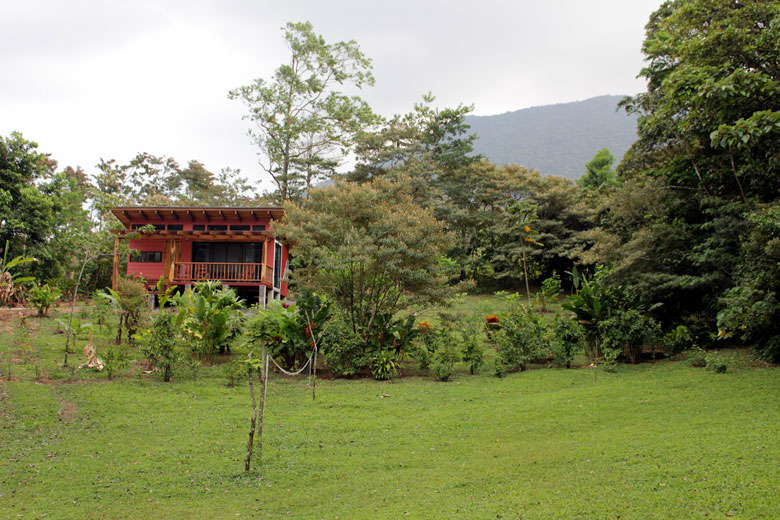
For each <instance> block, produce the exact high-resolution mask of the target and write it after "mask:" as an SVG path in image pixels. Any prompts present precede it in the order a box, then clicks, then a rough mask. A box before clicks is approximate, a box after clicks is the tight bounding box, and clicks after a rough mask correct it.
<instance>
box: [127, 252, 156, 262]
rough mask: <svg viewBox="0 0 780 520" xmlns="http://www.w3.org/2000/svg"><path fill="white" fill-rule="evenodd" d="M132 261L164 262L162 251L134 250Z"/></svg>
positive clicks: (131, 256)
mask: <svg viewBox="0 0 780 520" xmlns="http://www.w3.org/2000/svg"><path fill="white" fill-rule="evenodd" d="M130 261H131V262H162V251H134V252H133V253H132V254H131V255H130Z"/></svg>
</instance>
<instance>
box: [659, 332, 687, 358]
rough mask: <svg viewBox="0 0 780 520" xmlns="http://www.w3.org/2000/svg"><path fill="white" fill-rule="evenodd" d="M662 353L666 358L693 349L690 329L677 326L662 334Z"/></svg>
mask: <svg viewBox="0 0 780 520" xmlns="http://www.w3.org/2000/svg"><path fill="white" fill-rule="evenodd" d="M662 343H663V347H664V353H665V354H666V355H667V356H674V355H675V354H679V353H680V352H684V351H686V350H688V349H689V348H691V347H693V343H694V338H693V334H692V333H691V331H690V329H688V327H686V326H685V325H678V326H677V327H675V328H674V329H672V330H670V331H669V332H667V333H666V334H664V337H663V340H662Z"/></svg>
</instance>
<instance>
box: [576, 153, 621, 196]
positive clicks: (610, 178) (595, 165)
mask: <svg viewBox="0 0 780 520" xmlns="http://www.w3.org/2000/svg"><path fill="white" fill-rule="evenodd" d="M614 162H615V156H614V155H612V154H611V153H610V151H609V150H608V149H607V148H602V149H601V150H599V151H598V152H596V155H594V156H593V158H592V159H591V160H590V161H588V162H586V163H585V174H584V175H583V176H582V177H580V178H579V179H577V185H578V186H580V187H582V188H585V189H589V190H597V189H599V188H600V187H602V186H605V185H610V184H613V183H614V181H615V172H614V171H612V163H614Z"/></svg>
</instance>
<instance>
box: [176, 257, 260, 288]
mask: <svg viewBox="0 0 780 520" xmlns="http://www.w3.org/2000/svg"><path fill="white" fill-rule="evenodd" d="M198 280H219V281H221V282H258V283H260V282H268V281H270V280H271V270H270V268H269V267H268V266H266V265H265V264H240V263H224V262H174V264H173V282H174V283H180V284H181V283H189V282H197V281H198Z"/></svg>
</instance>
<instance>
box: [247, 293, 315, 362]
mask: <svg viewBox="0 0 780 520" xmlns="http://www.w3.org/2000/svg"><path fill="white" fill-rule="evenodd" d="M304 329H307V327H306V322H305V319H304V318H303V317H302V316H301V315H300V314H299V313H298V312H297V310H296V308H295V306H294V305H292V306H289V307H287V308H285V307H284V306H283V305H282V304H281V303H280V302H278V301H272V302H271V303H270V305H269V306H268V308H266V309H257V312H256V313H255V315H254V316H252V318H250V320H249V322H248V323H247V335H248V336H249V338H250V341H262V342H263V343H265V345H266V350H267V352H268V353H269V354H270V355H271V356H272V357H274V358H276V359H280V360H281V362H282V364H283V365H284V366H285V367H286V368H288V369H294V368H296V367H298V366H301V365H302V364H303V363H304V362H305V361H306V359H308V357H309V355H310V353H311V351H312V349H313V348H314V345H313V340H312V339H310V338H309V336H307V332H306V331H305V330H304ZM309 334H310V333H309Z"/></svg>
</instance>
